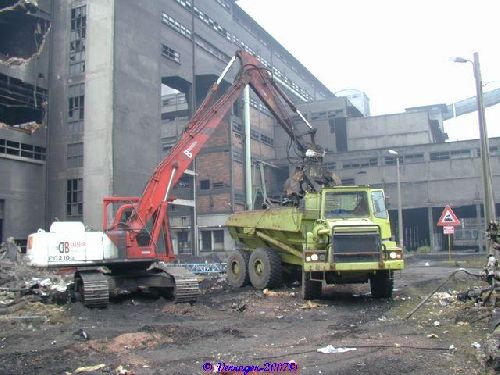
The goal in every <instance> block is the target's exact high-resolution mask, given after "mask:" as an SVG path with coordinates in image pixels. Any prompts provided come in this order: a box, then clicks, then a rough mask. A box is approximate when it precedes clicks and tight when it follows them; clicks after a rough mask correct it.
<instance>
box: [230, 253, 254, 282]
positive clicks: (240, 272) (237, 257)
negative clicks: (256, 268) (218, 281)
mask: <svg viewBox="0 0 500 375" xmlns="http://www.w3.org/2000/svg"><path fill="white" fill-rule="evenodd" d="M249 258H250V254H249V253H248V251H242V250H236V251H231V253H230V254H229V256H228V258H227V282H228V283H229V285H231V286H232V287H235V288H241V287H242V286H245V285H247V284H248V283H250V277H249V276H248V260H249Z"/></svg>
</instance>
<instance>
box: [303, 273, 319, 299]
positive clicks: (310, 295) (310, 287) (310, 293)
mask: <svg viewBox="0 0 500 375" xmlns="http://www.w3.org/2000/svg"><path fill="white" fill-rule="evenodd" d="M309 277H310V275H309V274H308V273H306V272H302V299H304V300H311V299H319V298H321V288H322V286H323V285H322V283H321V282H320V281H313V280H309Z"/></svg>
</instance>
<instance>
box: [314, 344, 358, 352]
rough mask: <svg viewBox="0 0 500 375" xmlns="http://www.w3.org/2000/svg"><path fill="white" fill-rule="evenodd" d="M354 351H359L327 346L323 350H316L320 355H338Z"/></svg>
mask: <svg viewBox="0 0 500 375" xmlns="http://www.w3.org/2000/svg"><path fill="white" fill-rule="evenodd" d="M353 350H358V349H357V348H346V347H339V348H336V347H335V346H333V345H327V346H325V347H323V348H319V349H316V351H317V352H319V353H325V354H337V353H345V352H350V351H353Z"/></svg>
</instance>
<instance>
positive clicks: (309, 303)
mask: <svg viewBox="0 0 500 375" xmlns="http://www.w3.org/2000/svg"><path fill="white" fill-rule="evenodd" d="M324 306H326V305H323V304H320V303H316V302H312V301H310V300H308V301H307V302H306V303H303V304H302V305H299V308H301V309H303V310H311V309H316V308H318V307H324Z"/></svg>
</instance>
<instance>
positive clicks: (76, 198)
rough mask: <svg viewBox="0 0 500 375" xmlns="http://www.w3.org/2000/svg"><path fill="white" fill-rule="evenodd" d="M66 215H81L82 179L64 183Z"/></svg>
mask: <svg viewBox="0 0 500 375" xmlns="http://www.w3.org/2000/svg"><path fill="white" fill-rule="evenodd" d="M66 215H67V216H68V217H75V216H82V215H83V179H81V178H75V179H71V180H67V181H66Z"/></svg>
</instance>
